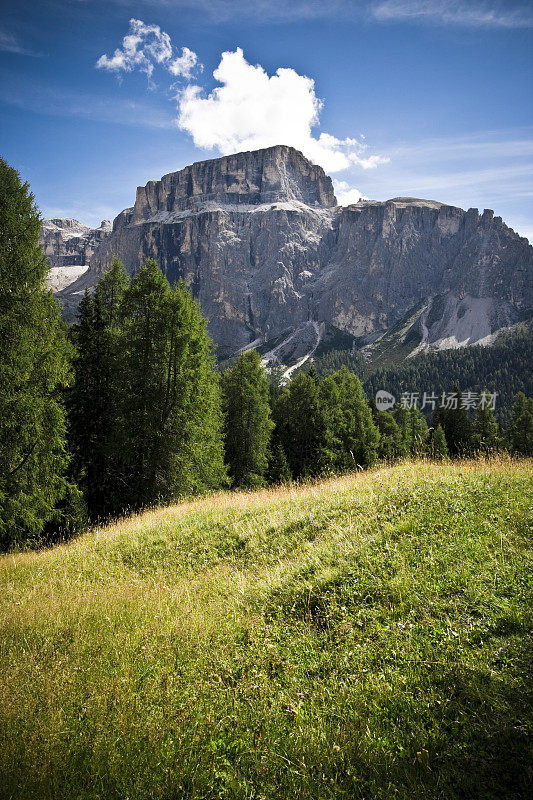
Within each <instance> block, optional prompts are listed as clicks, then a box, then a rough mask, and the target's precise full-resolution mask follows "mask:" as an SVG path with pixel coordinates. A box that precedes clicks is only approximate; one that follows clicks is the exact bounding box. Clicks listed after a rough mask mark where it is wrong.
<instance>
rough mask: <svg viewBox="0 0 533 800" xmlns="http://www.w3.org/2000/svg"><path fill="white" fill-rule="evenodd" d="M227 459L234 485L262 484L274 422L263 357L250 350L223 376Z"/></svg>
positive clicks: (250, 485) (249, 485)
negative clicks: (262, 361)
mask: <svg viewBox="0 0 533 800" xmlns="http://www.w3.org/2000/svg"><path fill="white" fill-rule="evenodd" d="M222 392H223V407H224V417H225V448H226V462H227V464H228V469H229V474H230V477H231V480H232V483H233V485H234V486H243V487H254V486H262V485H263V484H264V482H265V475H266V472H267V468H268V453H269V444H270V437H271V433H272V429H273V427H274V423H273V422H272V419H271V414H270V405H269V392H270V387H269V383H268V380H267V377H266V375H265V371H264V369H263V366H262V365H261V358H260V357H259V355H258V353H257V351H256V350H247V351H246V352H244V353H241V355H240V356H239V357H238V358H237V359H236V361H235V362H234V363H233V364H232V366H231V367H229V369H227V370H226V371H225V372H224V374H223V376H222Z"/></svg>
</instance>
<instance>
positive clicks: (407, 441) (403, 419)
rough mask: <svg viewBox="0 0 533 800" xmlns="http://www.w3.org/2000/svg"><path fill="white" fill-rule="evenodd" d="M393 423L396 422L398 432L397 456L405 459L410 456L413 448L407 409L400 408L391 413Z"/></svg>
mask: <svg viewBox="0 0 533 800" xmlns="http://www.w3.org/2000/svg"><path fill="white" fill-rule="evenodd" d="M393 414H394V421H395V422H396V424H397V426H398V429H399V431H400V441H401V445H400V452H399V455H400V457H402V458H405V457H407V456H409V455H411V451H412V448H413V439H412V433H413V432H412V427H411V414H410V410H409V409H408V408H403V407H402V406H400V407H399V408H397V409H396V411H394V412H393Z"/></svg>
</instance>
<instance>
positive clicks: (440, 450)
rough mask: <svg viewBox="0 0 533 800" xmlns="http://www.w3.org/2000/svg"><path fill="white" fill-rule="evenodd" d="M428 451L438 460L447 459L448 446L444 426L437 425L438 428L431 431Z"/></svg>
mask: <svg viewBox="0 0 533 800" xmlns="http://www.w3.org/2000/svg"><path fill="white" fill-rule="evenodd" d="M428 449H429V454H430V455H431V456H432V457H433V458H436V459H442V458H446V456H447V455H448V445H447V444H446V436H445V434H444V431H443V429H442V425H437V427H436V428H432V429H431V436H430V438H429V447H428Z"/></svg>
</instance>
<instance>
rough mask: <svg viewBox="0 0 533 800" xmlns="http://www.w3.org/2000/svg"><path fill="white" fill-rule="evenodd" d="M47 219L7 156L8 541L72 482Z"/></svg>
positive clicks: (44, 514)
mask: <svg viewBox="0 0 533 800" xmlns="http://www.w3.org/2000/svg"><path fill="white" fill-rule="evenodd" d="M40 227H41V218H40V215H39V211H38V209H37V207H36V205H35V202H34V197H33V195H32V194H31V192H30V189H29V186H28V184H27V183H22V182H21V180H20V176H19V174H18V172H16V170H14V169H13V168H12V167H10V166H9V165H8V164H7V163H6V162H5V161H4V160H3V159H0V419H1V421H2V424H1V426H0V546H1V547H2V548H7V547H9V546H10V545H12V544H19V543H23V542H25V541H28V540H31V539H35V538H36V537H38V536H39V535H40V534H41V532H42V531H43V529H44V526H45V525H46V523H47V522H48V521H49V520H51V519H52V518H53V516H54V514H55V509H56V506H57V505H58V504H59V503H61V501H62V499H63V498H64V497H65V495H66V493H67V491H68V490H69V485H68V481H67V480H66V478H65V472H66V469H67V461H68V458H67V452H66V424H65V411H64V407H63V402H62V390H63V388H64V387H65V386H66V385H67V383H68V381H69V375H70V364H69V361H70V356H71V348H70V347H69V345H68V342H67V338H66V333H65V328H64V326H63V324H62V323H61V319H60V313H59V308H58V304H57V303H56V301H55V300H54V298H53V296H52V293H51V292H50V291H48V290H47V289H46V286H45V278H46V274H47V272H48V262H47V261H46V259H45V257H44V254H43V252H42V249H41V247H40V246H39V231H40ZM71 488H72V489H73V490H74V491H75V487H71Z"/></svg>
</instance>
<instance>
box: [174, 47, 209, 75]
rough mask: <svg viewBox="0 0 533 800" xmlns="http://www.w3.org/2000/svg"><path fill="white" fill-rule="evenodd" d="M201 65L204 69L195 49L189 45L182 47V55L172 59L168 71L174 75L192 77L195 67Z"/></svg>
mask: <svg viewBox="0 0 533 800" xmlns="http://www.w3.org/2000/svg"><path fill="white" fill-rule="evenodd" d="M197 67H199V69H200V70H202V65H201V64H199V63H198V56H197V55H196V53H195V52H194V51H193V50H189V48H188V47H182V49H181V56H178V57H177V58H175V59H174V61H171V62H170V64H169V65H168V71H169V72H170V73H172V75H176V76H181V77H182V78H187V79H189V78H191V76H192V73H193V71H194V69H196V68H197Z"/></svg>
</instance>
